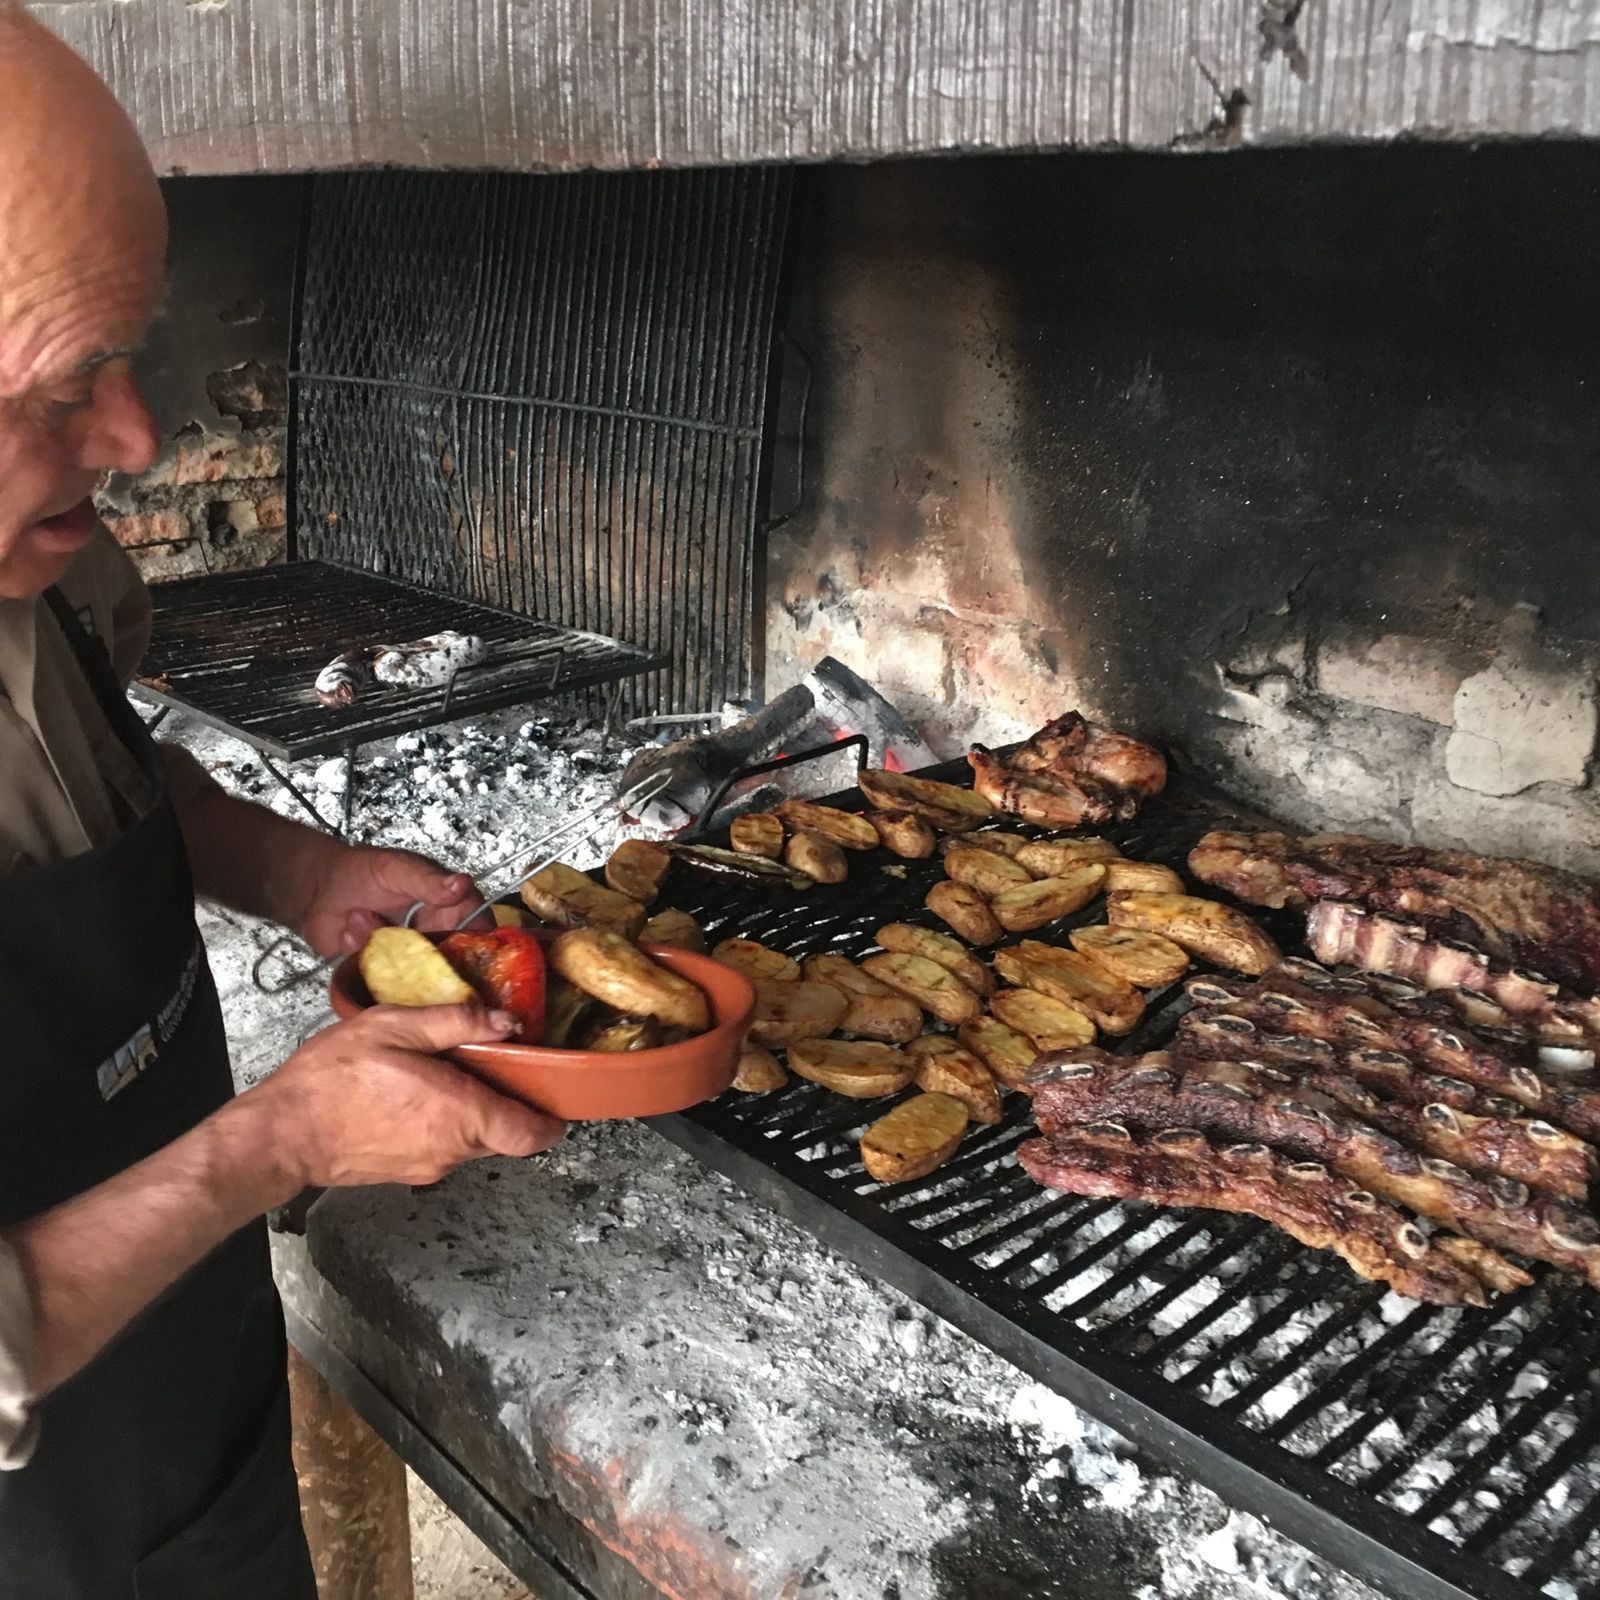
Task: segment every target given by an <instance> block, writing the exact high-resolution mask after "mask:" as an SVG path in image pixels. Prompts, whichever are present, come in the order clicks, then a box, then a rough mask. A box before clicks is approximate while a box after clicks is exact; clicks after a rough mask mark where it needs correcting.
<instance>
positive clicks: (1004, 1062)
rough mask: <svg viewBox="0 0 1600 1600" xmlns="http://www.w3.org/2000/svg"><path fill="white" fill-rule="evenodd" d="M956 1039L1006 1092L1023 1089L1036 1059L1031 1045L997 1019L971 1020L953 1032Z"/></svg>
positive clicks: (1036, 1055) (1035, 1051)
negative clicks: (975, 1057) (1001, 1084)
mask: <svg viewBox="0 0 1600 1600" xmlns="http://www.w3.org/2000/svg"><path fill="white" fill-rule="evenodd" d="M956 1038H957V1040H958V1041H959V1042H960V1043H961V1044H963V1045H965V1046H966V1047H967V1049H968V1050H970V1051H971V1052H972V1053H973V1055H975V1056H977V1057H978V1059H979V1060H980V1061H982V1062H983V1064H984V1065H985V1066H986V1067H987V1068H988V1069H989V1070H990V1072H992V1073H993V1074H994V1075H995V1077H996V1078H997V1079H999V1081H1000V1082H1001V1083H1003V1084H1004V1085H1005V1086H1006V1088H1008V1089H1021V1090H1023V1092H1024V1093H1027V1094H1031V1093H1032V1092H1033V1091H1032V1090H1031V1089H1028V1088H1027V1077H1028V1073H1029V1072H1030V1071H1031V1070H1032V1068H1033V1064H1034V1062H1035V1061H1037V1060H1038V1059H1039V1052H1038V1051H1037V1050H1036V1049H1034V1047H1033V1042H1032V1041H1031V1040H1030V1039H1028V1038H1027V1037H1026V1036H1025V1035H1023V1034H1020V1033H1018V1032H1017V1030H1016V1029H1015V1028H1010V1027H1007V1026H1006V1024H1005V1023H1003V1022H1002V1021H1001V1020H1000V1019H999V1018H998V1017H974V1018H973V1019H972V1021H971V1022H963V1023H962V1024H961V1026H960V1028H958V1029H957V1030H956Z"/></svg>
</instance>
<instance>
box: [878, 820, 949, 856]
mask: <svg viewBox="0 0 1600 1600" xmlns="http://www.w3.org/2000/svg"><path fill="white" fill-rule="evenodd" d="M867 821H868V822H870V823H871V824H872V826H873V828H874V830H875V831H876V832H877V835H878V838H879V840H880V842H881V843H882V845H883V847H884V849H885V850H891V851H893V852H894V854H895V855H897V856H900V857H902V858H903V859H905V860H907V861H926V860H927V859H928V857H929V856H931V855H932V854H933V847H934V845H935V844H936V843H937V842H938V839H937V836H936V835H935V833H934V831H933V829H932V828H930V827H929V826H928V824H927V823H926V822H924V821H923V820H922V818H921V817H919V816H916V815H915V814H913V813H912V812H910V811H872V812H869V813H868V814H867Z"/></svg>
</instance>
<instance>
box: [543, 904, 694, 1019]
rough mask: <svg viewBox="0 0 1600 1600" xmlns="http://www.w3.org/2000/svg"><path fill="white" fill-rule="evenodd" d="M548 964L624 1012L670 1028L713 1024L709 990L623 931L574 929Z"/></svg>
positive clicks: (553, 948)
mask: <svg viewBox="0 0 1600 1600" xmlns="http://www.w3.org/2000/svg"><path fill="white" fill-rule="evenodd" d="M550 965H551V966H552V967H554V968H555V970H556V971H557V972H559V973H560V974H561V976H562V977H563V978H565V979H566V980H567V982H568V983H571V984H575V985H576V986H577V987H578V988H580V989H582V990H583V992H584V993H585V994H592V995H593V996H594V997H595V999H596V1000H603V1001H604V1002H605V1003H606V1004H607V1005H608V1006H614V1007H615V1008H616V1009H617V1010H618V1011H620V1012H622V1013H623V1015H624V1016H629V1017H654V1018H655V1019H656V1021H657V1022H660V1023H663V1024H664V1025H665V1026H667V1027H669V1028H687V1029H688V1030H689V1031H690V1032H691V1033H704V1032H705V1031H706V1029H707V1028H709V1027H710V1026H711V1005H710V1002H709V1001H708V1000H707V999H706V997H705V992H704V991H703V990H702V989H700V988H698V987H697V986H696V985H695V984H692V983H690V982H689V980H688V979H687V978H680V977H679V976H678V974H677V973H675V972H669V971H667V969H666V968H665V967H663V966H661V965H660V963H658V962H655V961H652V960H651V959H650V957H649V956H647V955H646V954H645V953H644V952H643V951H642V950H639V949H636V948H635V947H634V946H633V945H632V944H630V943H629V941H628V940H626V939H624V938H623V937H622V935H621V934H619V933H608V932H606V931H604V930H603V929H600V928H575V929H574V930H573V931H572V932H570V933H564V934H562V935H561V937H560V938H559V939H557V940H556V941H555V942H554V943H553V944H552V945H551V946H550Z"/></svg>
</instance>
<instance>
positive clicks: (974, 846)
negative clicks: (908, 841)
mask: <svg viewBox="0 0 1600 1600" xmlns="http://www.w3.org/2000/svg"><path fill="white" fill-rule="evenodd" d="M1027 843H1028V838H1027V835H1026V834H1021V833H997V832H995V831H994V830H993V829H991V828H985V829H984V830H983V831H982V832H981V833H958V834H957V835H956V836H955V837H954V838H951V839H941V840H940V841H939V850H940V853H941V854H943V855H949V854H950V852H951V851H952V850H987V851H988V852H989V853H990V854H991V855H997V856H1005V857H1006V858H1007V859H1008V860H1013V861H1014V860H1015V859H1016V858H1017V856H1018V854H1019V853H1020V852H1021V850H1022V849H1023V847H1024V846H1025V845H1026V844H1027Z"/></svg>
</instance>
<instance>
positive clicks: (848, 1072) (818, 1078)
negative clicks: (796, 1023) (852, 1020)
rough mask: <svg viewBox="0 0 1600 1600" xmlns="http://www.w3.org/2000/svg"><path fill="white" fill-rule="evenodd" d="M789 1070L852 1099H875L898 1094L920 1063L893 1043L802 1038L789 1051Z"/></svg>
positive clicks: (909, 1080)
mask: <svg viewBox="0 0 1600 1600" xmlns="http://www.w3.org/2000/svg"><path fill="white" fill-rule="evenodd" d="M832 992H833V991H832V990H830V991H829V993H832ZM789 1070H790V1071H791V1072H796V1073H798V1074H799V1075H800V1076H801V1077H802V1078H809V1079H810V1080H811V1081H812V1082H813V1083H820V1084H821V1085H822V1087H823V1088H824V1089H832V1090H833V1092H834V1093H835V1094H842V1095H847V1096H849V1098H850V1099H852V1100H876V1099H877V1098H878V1097H879V1096H880V1095H885V1094H898V1093H899V1092H900V1091H901V1090H902V1089H903V1088H905V1086H906V1085H907V1084H908V1083H910V1082H911V1078H912V1075H913V1074H914V1073H915V1072H916V1070H917V1065H916V1062H914V1061H913V1060H912V1059H911V1057H910V1056H908V1055H907V1054H906V1053H905V1052H904V1051H903V1050H896V1049H895V1048H894V1047H893V1046H892V1045H887V1044H866V1043H860V1044H848V1043H845V1042H844V1041H843V1040H840V1039H803V1040H801V1041H800V1043H798V1044H796V1045H794V1046H792V1047H791V1049H790V1051H789Z"/></svg>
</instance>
